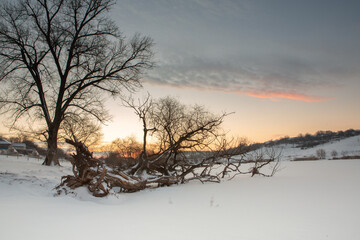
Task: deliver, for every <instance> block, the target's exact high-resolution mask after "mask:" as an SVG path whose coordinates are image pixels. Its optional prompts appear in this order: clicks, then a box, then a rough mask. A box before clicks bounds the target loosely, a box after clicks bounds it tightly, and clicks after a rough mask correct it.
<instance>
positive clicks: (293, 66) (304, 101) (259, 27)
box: [104, 0, 360, 142]
mask: <svg viewBox="0 0 360 240" xmlns="http://www.w3.org/2000/svg"><path fill="white" fill-rule="evenodd" d="M359 12H360V2H359V1H352V0H345V1H344V0H337V1H336V0H311V1H309V0H303V1H297V0H272V1H269V0H252V1H246V0H244V1H241V0H222V1H219V0H182V1H175V0H123V1H120V0H119V1H118V2H117V4H116V5H115V7H114V8H113V11H112V12H111V16H112V18H113V20H114V21H115V22H116V23H117V24H118V26H119V28H120V30H121V31H122V32H123V33H124V34H125V35H127V36H131V35H132V34H134V33H141V34H143V35H148V36H150V37H152V38H153V39H154V42H155V47H154V51H155V61H156V67H155V68H154V69H152V70H151V71H148V72H147V73H146V74H145V75H144V77H143V88H142V89H141V90H140V91H139V92H138V93H137V96H140V97H141V96H144V95H146V92H149V93H150V94H151V95H152V96H153V97H154V98H159V97H164V96H168V95H170V96H174V97H176V98H177V99H179V100H180V101H181V102H183V103H185V104H201V105H204V106H206V107H207V108H208V109H209V110H211V111H213V112H214V113H222V112H234V114H232V115H230V116H228V117H227V119H226V120H225V123H224V128H225V129H226V130H227V131H229V134H230V135H232V136H239V137H247V138H248V139H249V140H250V141H253V142H262V141H267V140H270V139H277V138H279V137H283V136H286V135H288V136H296V135H298V134H299V133H314V132H316V131H317V130H333V131H338V130H346V129H348V128H355V129H358V128H360V107H359V104H360V94H359V90H360V14H359ZM108 106H109V108H110V110H111V112H112V113H113V121H112V122H111V123H109V124H108V125H107V126H105V127H104V134H105V141H111V140H112V139H114V138H116V137H119V136H120V137H125V136H127V135H130V134H132V133H133V134H135V135H136V136H138V137H139V139H140V136H141V123H140V122H139V121H138V120H137V118H136V116H135V115H134V114H133V113H132V111H131V110H130V109H126V108H124V107H121V105H120V104H119V101H117V102H114V101H112V100H109V103H108Z"/></svg>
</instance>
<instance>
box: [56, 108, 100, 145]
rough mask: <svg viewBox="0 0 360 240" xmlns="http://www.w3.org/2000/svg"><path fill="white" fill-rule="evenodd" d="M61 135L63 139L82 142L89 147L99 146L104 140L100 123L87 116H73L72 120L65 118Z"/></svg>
mask: <svg viewBox="0 0 360 240" xmlns="http://www.w3.org/2000/svg"><path fill="white" fill-rule="evenodd" d="M59 135H60V136H61V137H62V138H63V139H66V138H69V139H72V140H73V141H79V142H82V143H84V144H85V145H86V146H88V147H94V146H96V145H99V144H100V142H101V140H102V138H103V133H102V128H101V125H100V123H97V122H95V121H92V120H91V119H90V118H88V117H87V116H86V115H85V116H81V115H72V117H71V118H69V117H68V118H65V119H64V120H63V122H62V124H61V130H60V132H59Z"/></svg>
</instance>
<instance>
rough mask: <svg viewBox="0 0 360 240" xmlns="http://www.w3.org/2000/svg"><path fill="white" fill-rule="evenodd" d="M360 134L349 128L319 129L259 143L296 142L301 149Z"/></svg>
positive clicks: (272, 144)
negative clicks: (310, 132)
mask: <svg viewBox="0 0 360 240" xmlns="http://www.w3.org/2000/svg"><path fill="white" fill-rule="evenodd" d="M358 135H360V130H354V129H348V130H346V131H338V132H333V131H317V132H316V133H315V134H313V135H311V134H309V133H307V134H305V135H303V134H299V135H298V136H297V137H292V138H290V137H288V136H286V137H283V138H281V139H279V140H274V141H269V142H266V143H264V144H257V146H258V147H261V146H262V145H266V146H275V145H279V144H294V145H296V147H299V148H301V149H306V148H312V147H315V146H317V145H320V144H324V143H328V142H332V141H339V140H341V139H344V138H348V137H353V136H358Z"/></svg>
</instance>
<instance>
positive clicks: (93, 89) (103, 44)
mask: <svg viewBox="0 0 360 240" xmlns="http://www.w3.org/2000/svg"><path fill="white" fill-rule="evenodd" d="M113 4H114V1H112V0H16V1H11V2H10V1H5V2H3V3H2V6H1V10H0V83H1V85H2V88H1V89H2V92H1V93H0V104H1V105H0V108H1V110H2V111H3V112H9V113H11V114H13V115H12V116H13V118H14V122H16V121H17V120H18V119H20V118H21V117H23V116H26V115H28V116H33V117H36V118H37V119H38V120H41V121H42V122H43V124H44V125H45V126H46V131H45V133H46V134H45V135H46V138H47V143H48V153H47V156H46V159H45V162H44V164H46V165H51V164H58V161H57V159H56V148H57V139H58V131H59V129H60V128H61V124H62V122H63V120H64V119H66V118H68V117H70V116H71V115H79V114H86V115H88V116H89V117H92V118H94V119H96V120H98V121H100V122H102V121H105V120H107V116H108V115H107V114H106V112H104V106H103V101H102V99H101V97H100V95H99V94H100V93H104V92H107V93H110V94H111V95H118V94H120V93H121V92H122V91H123V90H124V89H126V90H133V89H134V88H136V87H139V86H140V82H139V78H140V76H141V74H142V72H143V71H144V70H145V69H148V68H150V67H152V65H153V62H152V55H153V53H152V51H151V49H152V45H153V41H152V39H151V38H149V37H142V36H140V35H139V34H136V35H135V36H133V37H132V38H131V39H129V40H127V39H126V38H125V37H124V36H123V35H122V34H121V33H120V32H119V30H118V27H117V26H116V25H115V24H114V22H113V21H111V20H110V19H109V17H108V15H107V12H108V11H109V10H110V8H111V6H112V5H113Z"/></svg>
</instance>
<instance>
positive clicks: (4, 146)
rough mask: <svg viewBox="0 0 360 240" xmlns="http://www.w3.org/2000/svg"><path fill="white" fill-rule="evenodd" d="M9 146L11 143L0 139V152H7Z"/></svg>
mask: <svg viewBox="0 0 360 240" xmlns="http://www.w3.org/2000/svg"><path fill="white" fill-rule="evenodd" d="M10 146H11V142H9V141H6V140H5V139H2V138H0V150H8V149H9V147H10Z"/></svg>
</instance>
